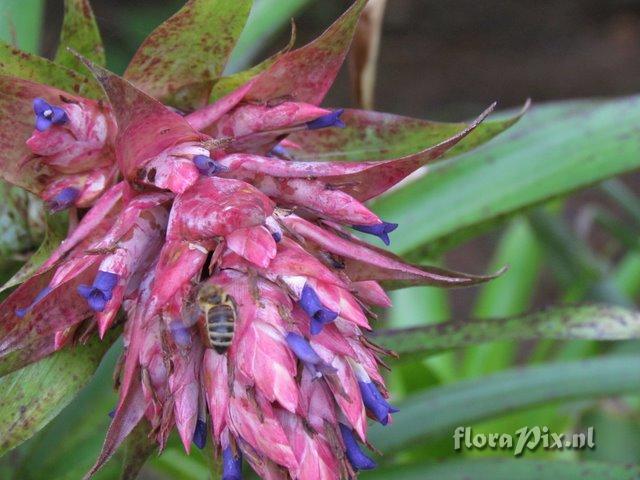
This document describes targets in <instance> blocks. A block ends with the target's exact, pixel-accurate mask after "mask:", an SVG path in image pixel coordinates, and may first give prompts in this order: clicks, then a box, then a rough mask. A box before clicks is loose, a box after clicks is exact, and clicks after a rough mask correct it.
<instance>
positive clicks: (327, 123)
mask: <svg viewBox="0 0 640 480" xmlns="http://www.w3.org/2000/svg"><path fill="white" fill-rule="evenodd" d="M343 113H344V108H340V109H338V110H334V111H333V112H331V113H327V114H326V115H323V116H321V117H318V118H316V119H315V120H311V121H310V122H307V123H306V125H307V128H308V129H309V130H318V129H319V128H327V127H338V128H344V127H346V125H345V124H344V122H343V121H342V120H341V119H340V116H341V115H342V114H343Z"/></svg>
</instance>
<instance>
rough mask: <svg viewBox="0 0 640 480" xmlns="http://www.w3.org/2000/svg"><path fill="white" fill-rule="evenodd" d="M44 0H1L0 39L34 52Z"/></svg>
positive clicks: (38, 36) (36, 47) (37, 40)
mask: <svg viewBox="0 0 640 480" xmlns="http://www.w3.org/2000/svg"><path fill="white" fill-rule="evenodd" d="M44 3H45V2H44V0H3V1H2V10H0V39H1V40H3V41H5V42H9V43H12V44H14V43H15V44H17V46H18V47H20V48H21V49H22V50H24V51H26V52H36V51H37V50H38V46H39V44H40V30H41V28H40V27H41V24H42V12H43V11H44Z"/></svg>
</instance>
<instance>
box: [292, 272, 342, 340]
mask: <svg viewBox="0 0 640 480" xmlns="http://www.w3.org/2000/svg"><path fill="white" fill-rule="evenodd" d="M299 303H300V306H301V307H302V309H303V310H304V311H305V312H306V313H307V315H309V318H310V319H311V334H312V335H317V334H318V333H320V332H321V331H322V327H324V326H325V325H326V324H328V323H331V322H333V321H334V320H335V319H336V318H337V317H338V314H337V313H336V312H334V311H332V310H330V309H329V308H327V307H325V306H324V305H323V304H322V302H321V301H320V297H318V294H317V293H316V291H315V290H314V289H313V288H312V287H310V286H309V285H306V284H305V286H304V287H303V288H302V293H301V294H300V302H299Z"/></svg>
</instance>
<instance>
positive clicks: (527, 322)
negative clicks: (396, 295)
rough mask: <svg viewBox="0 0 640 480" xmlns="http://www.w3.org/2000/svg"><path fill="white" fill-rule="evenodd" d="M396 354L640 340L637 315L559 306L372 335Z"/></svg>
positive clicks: (610, 308) (617, 310) (604, 307)
mask: <svg viewBox="0 0 640 480" xmlns="http://www.w3.org/2000/svg"><path fill="white" fill-rule="evenodd" d="M371 338H372V339H373V340H374V341H375V342H376V343H378V344H380V345H382V346H384V347H385V348H389V349H391V350H393V351H395V352H397V353H399V354H410V353H418V352H426V353H434V352H438V351H442V350H446V349H449V348H459V347H464V346H467V345H476V344H479V343H484V342H492V341H495V340H530V339H536V338H551V339H565V340H566V339H583V340H629V339H635V338H640V312H636V311H632V310H627V309H624V308H620V307H615V306H609V305H585V306H581V307H558V308H553V309H549V310H545V311H542V312H537V313H532V314H529V315H521V316H518V317H512V318H503V319H496V320H466V321H452V322H444V323H438V324H434V325H426V326H424V327H415V328H404V329H396V330H379V331H378V332H376V333H373V334H371Z"/></svg>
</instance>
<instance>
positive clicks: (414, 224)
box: [374, 96, 640, 256]
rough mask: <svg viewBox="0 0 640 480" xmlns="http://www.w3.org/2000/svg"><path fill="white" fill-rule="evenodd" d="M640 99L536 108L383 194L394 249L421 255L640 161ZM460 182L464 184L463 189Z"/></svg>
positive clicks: (380, 206) (381, 208) (380, 208)
mask: <svg viewBox="0 0 640 480" xmlns="http://www.w3.org/2000/svg"><path fill="white" fill-rule="evenodd" d="M639 122H640V96H636V97H626V98H620V99H615V100H607V101H598V100H582V101H570V102H558V103H550V104H547V105H540V106H534V107H533V108H531V111H530V112H529V113H528V114H527V115H526V116H525V117H524V118H523V119H522V121H521V122H519V123H518V125H517V126H514V128H512V129H510V131H509V132H507V133H505V134H504V135H502V136H500V137H499V138H497V139H496V140H495V141H493V142H492V143H491V144H490V145H487V146H485V147H483V148H482V149H479V150H477V151H475V152H473V153H471V154H468V155H465V156H464V157H461V158H456V159H452V160H450V161H448V162H441V163H439V164H436V165H435V166H434V167H433V168H432V170H431V173H430V174H427V175H425V176H423V177H422V178H420V179H418V180H416V181H414V182H413V183H410V184H408V185H406V186H405V187H404V188H401V189H398V190H396V191H395V192H392V193H390V194H389V195H387V196H384V197H382V198H380V199H379V200H378V201H376V202H375V204H374V209H375V211H376V212H377V213H378V214H380V216H381V217H382V218H386V219H391V220H393V221H394V222H397V223H399V224H400V227H399V228H398V230H397V231H396V232H394V237H393V245H392V246H393V250H394V251H395V252H396V253H400V254H405V255H409V256H424V255H426V254H433V253H435V252H436V251H438V250H442V249H444V248H448V247H450V246H451V245H454V244H456V243H459V242H461V241H463V240H465V239H467V238H469V236H470V235H475V234H477V233H478V232H480V231H484V230H487V229H488V228H489V227H492V226H493V225H495V224H496V223H497V222H498V221H499V220H502V219H504V218H506V217H509V216H511V215H513V214H514V213H516V212H518V211H521V210H523V209H525V208H529V207H531V206H533V205H537V204H540V203H542V202H545V201H547V200H549V199H552V198H555V197H558V196H562V195H566V194H568V193H570V192H572V191H574V190H576V189H579V188H584V187H586V186H588V185H591V184H593V183H596V182H599V181H601V180H604V179H606V178H609V177H612V176H615V175H618V174H620V173H623V172H627V171H630V170H633V169H636V168H638V167H639V166H640V137H638V135H637V132H636V127H637V125H638V123H639ZM461 186H464V187H461Z"/></svg>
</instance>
